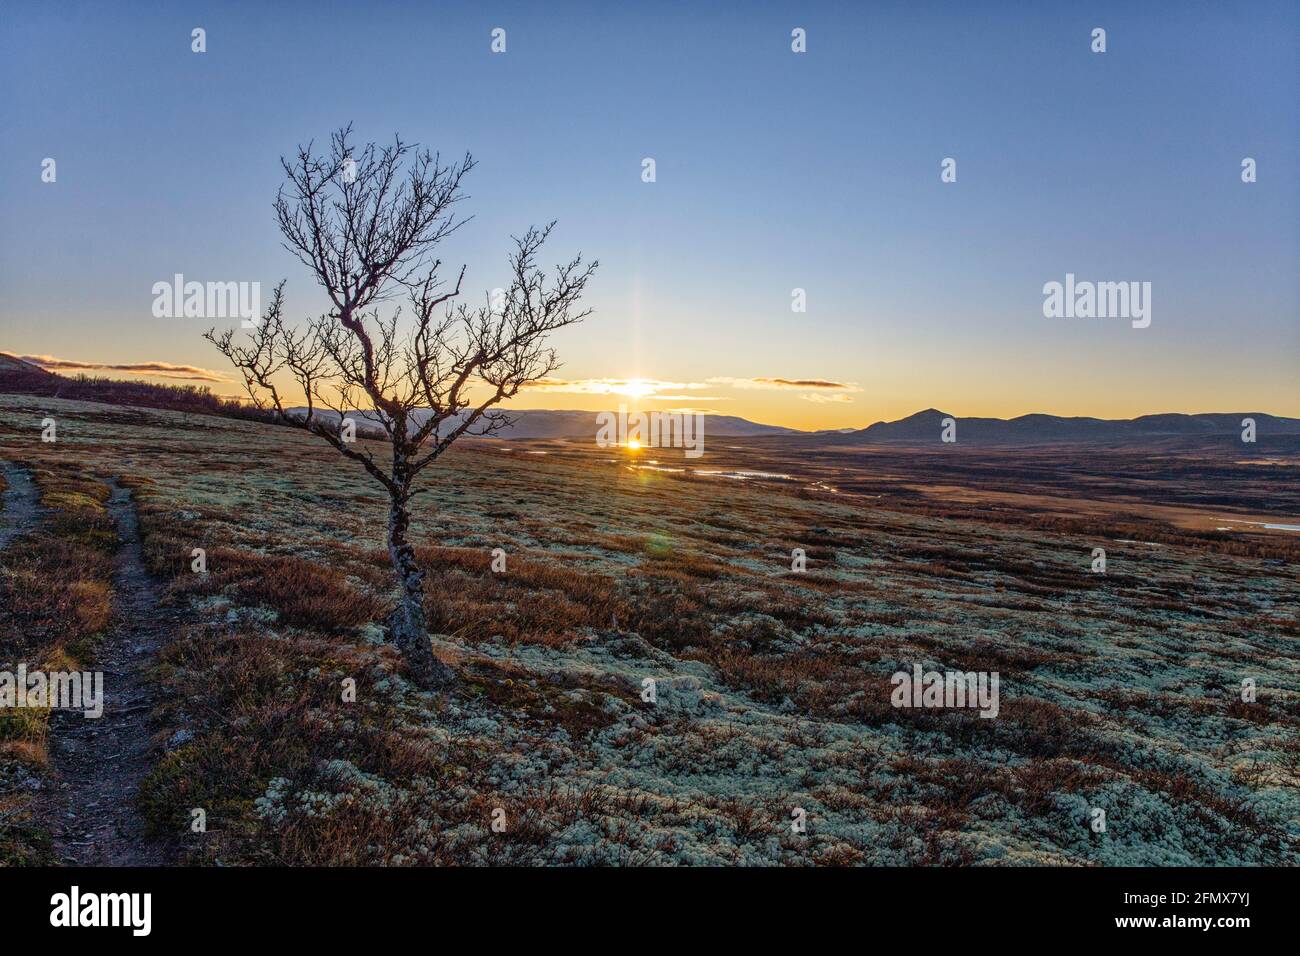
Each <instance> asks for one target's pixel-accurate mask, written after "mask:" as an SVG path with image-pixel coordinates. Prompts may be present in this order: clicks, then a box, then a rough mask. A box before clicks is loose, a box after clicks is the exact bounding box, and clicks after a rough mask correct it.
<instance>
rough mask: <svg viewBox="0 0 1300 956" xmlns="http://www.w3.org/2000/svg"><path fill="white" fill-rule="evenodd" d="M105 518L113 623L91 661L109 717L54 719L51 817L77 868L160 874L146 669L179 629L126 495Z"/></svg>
mask: <svg viewBox="0 0 1300 956" xmlns="http://www.w3.org/2000/svg"><path fill="white" fill-rule="evenodd" d="M111 484H112V488H113V493H112V497H111V498H110V499H109V501H108V510H109V514H110V515H112V517H113V519H114V521H115V522H116V523H117V532H118V538H119V540H120V541H121V547H120V548H119V549H118V553H117V558H116V568H115V569H114V574H113V585H114V603H113V620H112V624H111V625H110V628H109V632H108V634H107V635H106V636H105V637H104V639H103V640H102V641H101V642H100V644H99V646H98V647H97V648H96V652H95V664H94V667H95V668H96V669H98V670H101V671H103V672H104V713H103V716H102V717H100V718H98V719H90V718H86V717H83V716H82V715H81V713H80V712H79V711H55V712H54V718H53V719H52V720H51V728H50V729H51V735H50V736H51V740H50V755H51V759H52V762H53V764H54V768H55V770H56V771H57V772H58V777H59V782H58V784H57V789H56V793H55V798H54V799H53V800H51V806H50V808H49V812H50V818H49V821H48V822H49V826H50V829H51V831H52V833H53V835H54V845H55V853H56V855H57V856H58V857H59V858H60V859H61V860H62V861H63V862H65V863H69V864H74V865H80V866H157V865H165V864H168V863H170V862H171V861H172V858H173V852H172V849H171V848H170V847H169V846H165V845H162V844H159V843H157V842H155V841H152V840H149V839H147V838H146V837H145V834H144V820H143V817H142V816H141V814H140V811H139V808H138V805H137V797H138V795H139V791H140V784H141V782H142V781H143V780H144V778H145V776H146V775H147V774H148V773H149V771H150V770H151V769H152V767H153V760H152V759H151V746H150V726H149V713H150V711H151V710H152V708H153V704H154V699H155V695H156V691H155V690H154V687H153V684H152V682H151V681H150V680H149V677H148V673H147V671H148V669H149V668H150V667H152V665H153V664H154V662H155V661H156V660H157V655H158V650H159V648H160V647H161V646H162V644H163V642H164V640H166V638H167V637H168V635H169V632H170V630H171V629H172V628H174V627H175V624H176V622H175V619H174V618H173V617H172V615H170V614H169V613H168V612H167V611H166V610H165V609H160V608H159V598H160V590H159V587H158V585H157V583H156V582H155V581H154V580H153V579H152V578H151V577H150V576H149V574H148V572H147V571H146V570H145V567H144V561H143V557H142V555H141V550H140V530H139V525H138V522H137V519H136V512H135V505H134V503H133V502H132V501H131V495H130V492H129V491H128V490H127V489H125V488H123V487H121V486H120V485H118V484H117V482H112V483H111Z"/></svg>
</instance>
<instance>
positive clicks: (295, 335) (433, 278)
mask: <svg viewBox="0 0 1300 956" xmlns="http://www.w3.org/2000/svg"><path fill="white" fill-rule="evenodd" d="M351 135H352V129H351V127H350V126H348V127H345V128H343V129H340V130H338V131H337V132H335V133H333V134H332V135H331V137H330V145H329V149H328V151H327V152H325V153H324V154H323V155H316V154H315V153H314V152H313V144H311V143H308V144H307V145H306V146H300V147H298V153H297V156H296V157H294V158H292V159H286V158H283V157H282V158H281V160H280V162H281V165H282V166H283V167H284V173H285V177H286V182H285V183H284V184H283V185H282V186H281V187H280V190H279V193H278V194H277V196H276V201H275V211H276V216H277V219H278V221H279V226H280V231H281V232H282V233H283V235H284V247H285V248H286V249H288V250H289V251H290V252H291V253H293V254H294V255H295V256H297V258H298V260H299V261H300V262H302V263H303V265H305V266H307V268H308V269H310V270H311V271H312V274H313V275H314V276H315V278H316V281H317V282H318V283H319V285H320V286H321V287H322V288H323V289H324V290H325V292H326V294H327V295H328V296H329V300H330V303H331V308H330V309H329V311H328V312H327V313H326V314H324V315H321V316H319V317H318V318H314V319H309V320H307V321H306V322H305V323H304V324H302V325H301V326H299V327H294V326H293V325H291V324H290V323H287V322H286V321H285V318H284V283H283V282H281V283H280V285H279V286H278V287H277V288H276V290H275V293H274V295H273V296H272V298H271V302H270V304H269V305H268V307H267V309H266V312H265V314H264V315H263V316H262V318H261V321H260V322H258V324H257V325H256V326H255V327H254V328H253V329H252V330H250V331H249V332H248V335H247V337H246V338H241V339H240V340H238V341H237V340H236V339H235V335H234V331H233V330H225V331H223V332H220V333H218V332H217V331H216V330H215V329H212V330H209V331H208V332H207V333H206V334H205V336H204V337H205V338H207V339H208V340H209V341H210V342H212V343H213V344H214V345H215V346H216V347H217V348H218V349H219V350H220V351H221V352H222V354H224V355H225V356H226V358H227V359H229V360H230V362H231V363H232V364H233V365H234V366H235V368H236V369H238V371H239V372H240V374H241V376H242V378H243V381H244V386H245V388H246V390H247V392H248V394H249V397H250V398H251V399H252V401H253V403H254V404H255V405H256V406H257V407H258V408H265V409H269V410H271V411H272V412H273V413H274V414H275V417H276V419H277V420H279V421H281V422H283V423H284V424H288V425H292V426H294V427H297V428H302V429H305V430H306V431H309V432H311V433H313V434H315V435H319V436H320V437H321V438H322V439H324V440H325V441H326V442H328V443H329V444H331V445H333V446H334V448H335V449H337V450H338V451H339V452H340V453H341V454H342V455H343V457H344V458H347V459H350V460H351V461H353V462H355V463H357V464H358V465H359V466H360V467H362V468H364V469H365V471H366V472H367V474H369V475H370V476H371V477H372V478H373V479H374V480H375V481H377V482H378V483H379V484H380V485H382V486H383V487H384V489H385V491H387V493H388V501H389V507H388V535H387V538H388V555H389V559H390V561H391V562H392V566H393V570H394V572H395V573H396V576H397V579H398V582H399V583H400V585H401V598H400V601H399V603H398V605H397V607H396V608H395V610H394V611H393V613H392V615H391V616H390V617H389V620H388V633H389V638H390V640H392V641H393V642H394V643H395V644H396V645H397V646H398V648H399V649H400V650H401V653H402V656H403V658H404V659H405V661H406V664H407V666H408V668H409V669H410V671H411V673H412V675H413V677H414V679H415V681H416V682H417V683H418V684H419V685H420V686H422V687H424V688H426V689H437V688H441V687H445V686H447V685H449V684H450V683H452V682H453V681H454V680H455V674H454V672H453V671H452V670H451V668H449V667H448V666H447V665H446V664H444V663H443V662H442V661H440V660H439V659H438V658H437V657H435V656H434V654H433V650H432V647H431V643H430V640H429V634H428V628H427V621H426V616H425V611H424V572H423V570H422V569H421V568H420V566H419V564H418V563H417V561H416V556H415V549H414V547H413V546H412V543H411V540H410V526H411V504H412V501H413V500H414V499H415V498H416V496H417V495H419V494H421V493H422V492H423V491H425V490H427V489H425V488H417V487H416V478H417V477H418V476H419V475H420V474H421V472H423V471H424V469H425V468H427V467H428V466H429V465H431V464H433V462H435V461H436V460H437V459H438V457H439V456H440V455H442V453H443V452H445V451H446V450H447V449H448V448H449V447H450V446H451V444H452V443H453V442H454V441H456V439H458V438H460V437H461V436H462V435H491V434H494V433H496V432H499V431H501V430H502V429H504V428H506V427H508V426H509V425H510V424H511V419H510V417H509V416H508V415H507V414H506V413H505V412H503V411H502V410H500V409H498V408H495V407H494V406H496V405H498V404H499V403H500V402H502V401H503V400H505V399H508V398H511V397H513V396H514V395H515V394H516V393H518V391H519V390H520V389H521V388H522V387H524V386H525V385H527V384H528V383H530V382H534V381H536V380H538V379H540V378H544V377H545V376H547V375H549V374H550V373H551V372H553V371H554V370H555V369H557V368H558V367H559V363H558V362H557V361H556V355H555V351H554V350H553V349H550V348H548V347H546V345H545V341H546V338H547V336H548V335H549V334H550V333H551V332H554V331H555V330H556V329H561V328H563V327H565V326H567V325H573V324H574V323H575V322H579V321H581V320H582V319H583V318H585V317H586V316H587V315H588V314H589V312H590V310H589V309H580V308H579V300H580V299H581V296H582V292H583V290H584V288H585V287H586V285H587V281H588V279H590V278H591V275H592V273H593V271H594V270H595V268H596V265H597V263H596V262H591V263H589V264H584V263H583V261H582V256H581V255H579V256H577V257H576V258H574V259H572V260H571V261H570V262H569V263H568V264H567V265H559V266H556V268H555V270H554V272H553V274H551V275H549V276H548V275H547V274H546V273H545V272H544V271H543V270H542V269H541V268H539V267H538V265H537V256H538V252H539V251H540V249H541V248H542V245H543V243H545V241H546V239H547V237H548V236H549V235H550V233H551V229H552V227H553V226H554V225H555V223H554V222H551V223H550V224H548V225H546V226H543V227H541V228H538V227H532V228H529V229H528V230H527V231H526V232H525V233H524V234H523V235H522V236H518V237H515V239H514V248H513V249H512V250H511V252H510V254H509V257H508V259H509V272H510V279H509V284H508V286H507V287H505V288H502V289H497V290H496V291H495V293H494V294H489V295H487V296H485V301H484V304H483V305H481V306H471V305H469V304H467V303H465V302H463V301H460V292H461V283H462V281H463V280H464V278H465V267H464V266H462V267H461V268H460V270H459V272H458V273H457V275H456V280H455V285H454V286H452V285H450V283H449V282H446V281H444V279H443V277H442V276H441V275H440V269H441V266H442V260H441V259H440V258H438V256H437V252H436V250H437V247H438V245H439V244H440V243H441V242H442V241H443V240H444V239H446V238H447V237H448V236H449V235H451V234H452V233H453V232H455V231H456V229H458V228H459V227H460V226H461V225H463V224H464V223H465V222H466V221H467V220H466V219H463V218H459V217H458V216H457V215H456V212H457V210H456V206H457V204H458V203H460V202H461V201H462V199H464V195H463V193H462V191H461V183H462V181H463V180H464V178H465V176H466V175H467V174H468V173H469V172H470V171H471V170H472V169H473V168H474V160H473V158H472V157H471V156H470V155H469V154H466V155H465V156H464V158H463V159H461V160H460V161H459V162H455V163H449V164H444V163H443V162H442V160H441V159H440V157H439V156H438V155H437V154H431V153H430V152H429V151H427V150H421V149H419V148H418V147H417V146H416V145H414V144H408V143H405V142H403V141H402V140H401V138H400V137H394V141H393V143H392V144H390V145H386V146H382V147H377V146H376V145H375V144H374V143H370V144H367V145H366V146H364V147H363V148H361V149H359V150H354V149H353V147H352V144H351V142H350V140H351ZM394 300H400V301H397V302H395V301H394ZM404 306H409V310H410V315H409V318H404V317H403V315H402V311H403V307H404ZM290 381H292V382H296V385H297V391H300V392H301V393H302V394H303V395H305V401H306V408H305V410H298V409H290V408H286V407H285V399H286V395H285V394H284V392H283V388H284V387H285V384H284V383H286V382H290ZM294 397H296V394H295V396H294ZM358 422H359V423H361V424H364V425H369V426H371V429H372V430H373V431H374V432H376V433H382V436H383V440H384V444H385V445H387V446H388V447H387V450H386V453H385V454H382V455H380V456H376V454H375V452H374V450H373V446H370V447H368V446H367V445H364V444H359V443H357V442H356V441H355V429H356V426H357V424H358Z"/></svg>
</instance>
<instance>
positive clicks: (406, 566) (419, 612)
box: [388, 492, 456, 690]
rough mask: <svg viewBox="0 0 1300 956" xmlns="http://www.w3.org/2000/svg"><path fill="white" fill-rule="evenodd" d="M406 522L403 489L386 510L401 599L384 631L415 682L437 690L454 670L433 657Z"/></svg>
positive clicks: (421, 577) (408, 521)
mask: <svg viewBox="0 0 1300 956" xmlns="http://www.w3.org/2000/svg"><path fill="white" fill-rule="evenodd" d="M410 525H411V515H410V512H409V511H408V510H407V498H406V494H405V492H403V493H402V494H401V495H400V496H399V495H393V496H392V503H391V506H390V508H389V511H388V557H389V559H390V560H391V561H392V562H393V570H395V571H396V572H397V578H398V580H399V581H400V582H401V585H402V599H401V603H399V604H398V605H397V607H396V608H395V609H394V611H393V613H392V615H391V616H390V617H389V618H388V633H389V638H390V639H391V640H392V642H393V643H394V644H396V645H397V647H398V649H399V650H400V651H401V652H402V657H403V658H404V659H405V660H406V666H407V667H408V668H409V669H410V671H411V676H412V677H413V679H414V680H415V682H416V683H417V684H418V685H419V686H420V687H422V688H424V689H425V690H438V689H441V688H444V687H447V686H448V685H450V684H452V683H454V682H455V680H456V673H455V671H453V670H452V669H451V668H450V667H448V666H447V665H446V664H444V663H443V662H442V661H440V660H438V658H436V657H434V656H433V647H432V645H431V644H430V642H429V629H428V623H427V621H426V620H425V616H424V572H423V571H421V570H420V568H419V566H418V565H417V564H416V563H415V550H414V549H413V548H412V547H411V544H410V542H409V541H408V540H407V538H406V534H407V531H408V529H409V528H410Z"/></svg>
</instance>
